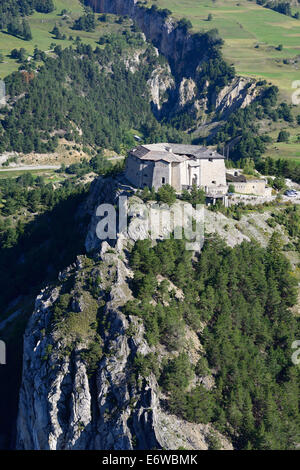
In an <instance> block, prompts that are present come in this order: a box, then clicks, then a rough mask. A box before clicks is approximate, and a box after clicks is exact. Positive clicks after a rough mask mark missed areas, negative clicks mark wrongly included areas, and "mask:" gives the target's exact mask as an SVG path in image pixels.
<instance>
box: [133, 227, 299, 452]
mask: <svg viewBox="0 0 300 470" xmlns="http://www.w3.org/2000/svg"><path fill="white" fill-rule="evenodd" d="M131 266H132V268H133V269H134V282H133V289H134V292H135V296H136V300H135V301H130V302H129V303H128V304H127V305H126V307H125V312H126V313H127V314H130V315H132V314H133V315H137V316H138V317H140V318H142V320H143V322H144V324H145V327H146V339H147V341H148V342H149V344H150V345H152V346H156V347H157V349H158V350H160V348H159V347H158V345H159V344H163V345H164V347H165V348H167V350H168V351H170V352H172V353H173V352H174V351H177V352H178V354H179V355H178V356H175V357H174V356H173V354H171V358H170V359H169V360H168V361H162V362H161V363H160V365H159V361H158V360H157V356H155V355H154V356H153V355H151V354H150V355H149V356H146V357H138V358H137V359H136V367H137V371H138V372H139V373H141V374H142V375H145V376H147V375H148V374H150V372H151V371H152V372H154V373H155V374H156V376H157V378H158V380H159V382H160V384H161V387H162V389H163V390H164V391H165V392H166V393H167V396H168V402H167V403H168V408H169V410H170V411H171V412H173V413H176V414H178V415H179V416H181V417H183V418H184V419H186V420H188V421H192V422H196V423H199V422H201V423H203V422H209V421H211V422H213V423H214V425H215V426H216V427H217V429H219V430H220V431H221V432H222V433H223V434H224V433H225V434H227V435H228V436H230V439H231V440H232V441H233V442H234V445H235V447H237V448H239V449H293V448H294V447H295V445H296V443H297V442H298V439H299V434H298V431H299V424H300V421H299V411H298V404H297V403H298V383H299V382H298V381H299V369H298V368H297V367H295V365H293V364H292V362H291V344H292V342H293V341H294V340H295V339H296V338H297V337H298V336H299V322H297V320H296V318H295V317H294V316H293V314H292V312H291V310H290V307H291V306H292V305H293V304H294V303H295V302H296V289H295V287H296V281H295V280H294V278H293V277H292V276H291V273H290V266H289V263H288V261H287V260H286V259H285V257H284V255H282V254H281V253H280V241H279V239H278V237H277V235H276V234H274V236H273V237H272V238H271V240H270V242H269V246H268V248H267V249H262V248H261V247H259V246H258V245H256V244H255V243H245V242H244V243H242V244H241V245H240V246H237V247H235V248H233V249H231V248H228V247H226V246H225V245H224V243H223V242H222V241H221V240H217V241H216V240H215V241H209V240H208V241H207V242H206V243H205V245H204V248H203V251H202V253H201V254H200V256H199V258H198V259H197V261H196V262H191V255H190V253H189V252H186V251H185V249H184V244H183V243H181V242H179V241H175V240H168V241H163V242H159V243H158V244H157V245H156V246H155V247H151V243H150V242H149V241H148V240H146V241H138V242H137V243H136V245H135V247H134V250H133V252H132V255H131ZM158 275H161V276H163V279H165V280H164V281H163V282H161V283H158V282H157V276H158ZM167 279H168V280H170V281H172V282H173V283H174V284H175V286H176V287H179V288H180V289H182V292H183V296H184V300H182V298H178V297H177V296H174V292H172V293H170V288H168V284H169V283H168V281H167ZM172 294H173V295H172ZM185 325H188V327H189V328H191V329H192V330H194V331H195V332H197V333H198V335H199V338H200V341H201V343H202V344H203V347H204V351H205V353H204V354H203V355H201V357H200V358H199V360H198V362H197V364H196V366H195V365H194V366H193V365H192V364H191V362H190V360H189V358H188V355H187V354H186V352H188V354H189V353H190V350H189V349H187V348H186V346H185V338H184V332H185ZM191 348H192V346H191ZM211 375H213V377H214V380H215V387H212V388H207V387H205V386H203V385H202V384H201V380H200V382H199V378H201V377H202V378H203V377H205V376H206V377H207V376H211ZM195 377H196V378H198V380H197V381H196V383H197V384H198V385H197V386H195ZM191 383H192V384H193V385H192V386H191ZM189 385H190V387H189Z"/></svg>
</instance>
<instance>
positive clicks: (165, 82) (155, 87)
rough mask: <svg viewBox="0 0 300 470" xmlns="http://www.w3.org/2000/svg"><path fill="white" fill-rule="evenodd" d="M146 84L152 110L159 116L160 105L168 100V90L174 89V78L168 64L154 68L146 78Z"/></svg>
mask: <svg viewBox="0 0 300 470" xmlns="http://www.w3.org/2000/svg"><path fill="white" fill-rule="evenodd" d="M148 85H149V89H150V95H151V100H152V101H151V102H152V109H153V112H154V114H155V115H156V116H157V117H159V116H160V111H161V109H162V106H163V105H164V103H166V102H167V101H168V98H169V92H171V91H172V90H174V89H175V80H174V78H173V77H172V74H171V68H170V66H169V65H168V64H166V65H164V66H159V67H157V68H156V69H154V70H153V72H152V74H151V77H150V79H149V80H148Z"/></svg>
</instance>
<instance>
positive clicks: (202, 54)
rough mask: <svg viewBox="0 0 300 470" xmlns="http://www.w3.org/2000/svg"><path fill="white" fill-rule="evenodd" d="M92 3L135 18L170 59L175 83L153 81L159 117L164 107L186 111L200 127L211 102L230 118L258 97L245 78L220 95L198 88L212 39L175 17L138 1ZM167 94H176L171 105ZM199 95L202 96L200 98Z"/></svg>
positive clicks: (158, 74) (169, 110)
mask: <svg viewBox="0 0 300 470" xmlns="http://www.w3.org/2000/svg"><path fill="white" fill-rule="evenodd" d="M88 3H89V5H90V6H91V7H92V8H93V9H94V11H95V12H99V13H113V14H117V15H127V16H129V17H131V18H132V19H133V20H134V21H135V22H136V23H137V25H138V26H139V27H140V29H141V30H142V31H143V33H144V35H145V37H146V39H147V40H148V41H149V42H152V44H153V45H154V46H155V47H156V48H157V49H158V51H159V52H160V54H162V55H163V56H165V58H166V59H167V60H168V62H169V64H170V70H171V71H172V74H173V76H174V79H175V82H173V81H172V79H170V77H168V78H166V74H165V73H163V74H162V73H161V71H156V73H155V72H154V74H153V76H152V77H151V79H150V81H149V83H150V88H151V90H152V91H151V93H152V100H153V111H154V113H155V114H156V116H157V117H161V116H162V115H163V114H164V111H163V109H162V104H165V105H166V106H165V110H166V112H167V113H168V115H172V114H176V113H178V112H181V111H184V112H185V113H191V114H192V116H193V118H195V117H196V120H197V121H198V124H203V123H205V122H206V120H207V117H206V115H205V111H206V110H207V105H208V102H210V103H211V104H213V105H214V106H215V110H216V112H217V114H218V116H219V117H220V118H222V119H226V118H227V116H228V115H229V114H230V113H232V112H234V111H236V110H237V109H239V108H243V107H245V106H248V105H249V104H250V103H251V102H252V101H253V100H254V99H255V98H256V96H257V94H258V91H257V89H256V84H255V81H254V80H251V79H248V78H243V77H237V78H235V79H233V80H232V82H231V83H229V84H228V85H227V86H225V87H224V88H223V89H222V90H221V91H220V92H218V93H217V94H214V93H212V92H211V90H210V91H209V86H208V85H209V83H206V86H204V89H203V90H199V89H198V86H197V77H198V76H199V74H201V69H202V65H203V63H205V62H207V61H208V59H209V58H210V56H209V54H210V50H211V47H212V43H211V42H210V41H211V40H210V39H208V37H207V36H206V35H205V34H202V35H201V34H191V33H190V32H189V30H188V29H187V28H186V27H185V26H182V25H180V24H178V22H177V21H176V20H175V19H174V18H172V16H171V15H167V14H164V12H163V11H160V10H159V9H153V8H148V7H147V6H144V5H142V4H141V2H139V1H138V0H88ZM166 91H172V93H171V94H170V100H169V102H168V97H166V95H165V92H166ZM211 93H212V94H211ZM162 94H163V96H164V99H163V100H162V99H161V96H162ZM199 94H201V95H202V96H201V97H199ZM208 95H211V96H208Z"/></svg>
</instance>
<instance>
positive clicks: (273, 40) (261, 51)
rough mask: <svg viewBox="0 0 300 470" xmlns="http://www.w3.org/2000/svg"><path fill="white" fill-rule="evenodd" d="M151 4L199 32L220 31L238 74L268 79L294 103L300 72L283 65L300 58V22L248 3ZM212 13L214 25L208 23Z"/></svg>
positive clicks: (164, 0)
mask: <svg viewBox="0 0 300 470" xmlns="http://www.w3.org/2000/svg"><path fill="white" fill-rule="evenodd" d="M148 3H149V5H150V4H156V5H158V6H159V7H161V8H168V9H170V10H171V11H172V12H173V16H174V17H176V18H182V17H186V18H188V19H190V20H191V22H192V24H193V29H194V30H196V31H199V30H200V31H205V30H208V29H212V28H217V29H218V30H219V32H220V36H221V37H222V38H223V39H224V40H225V45H224V48H223V51H224V55H225V58H226V59H227V60H228V61H229V62H230V63H232V64H234V65H235V68H236V71H237V73H238V74H240V75H245V76H251V77H254V78H263V79H266V80H268V81H270V82H272V83H273V84H275V85H277V86H278V87H279V88H280V91H281V93H282V95H283V97H284V98H285V99H287V100H290V96H291V93H292V88H291V84H292V82H293V81H294V80H300V70H297V69H296V68H295V67H294V66H292V65H285V64H283V59H286V58H292V57H295V56H297V55H300V20H296V19H294V18H290V17H288V16H285V15H282V14H280V13H277V12H274V11H272V10H269V9H267V8H263V7H262V6H259V5H257V4H256V3H255V2H254V1H253V2H249V1H248V0H240V1H234V0H215V1H212V0H204V1H201V0H157V1H151V2H148ZM295 11H296V10H295V9H294V12H295ZM209 13H211V15H212V20H211V21H207V17H208V15H209ZM279 44H282V46H283V49H282V50H281V51H279V50H277V49H276V47H277V46H278V45H279ZM257 46H258V47H257Z"/></svg>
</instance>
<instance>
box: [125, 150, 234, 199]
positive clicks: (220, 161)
mask: <svg viewBox="0 0 300 470" xmlns="http://www.w3.org/2000/svg"><path fill="white" fill-rule="evenodd" d="M125 177H126V178H127V180H128V181H129V182H130V183H131V184H132V185H133V186H136V187H137V188H144V187H145V186H148V187H149V188H152V187H154V189H155V190H157V189H159V188H160V187H161V186H163V185H164V184H169V185H170V186H172V187H173V188H174V189H175V190H176V191H178V192H179V191H182V190H183V189H188V188H190V187H192V186H193V185H196V186H197V187H199V188H203V189H204V190H205V193H206V195H207V197H208V198H211V199H212V202H215V199H218V198H224V197H225V196H226V194H227V189H228V187H227V185H226V170H225V162H224V156H222V155H220V154H219V153H217V152H216V151H213V150H210V149H208V148H206V147H201V146H197V145H185V144H168V143H166V144H163V143H161V144H150V145H140V146H138V147H136V148H134V149H133V150H131V152H130V153H129V155H128V158H127V161H126V169H125Z"/></svg>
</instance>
